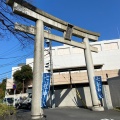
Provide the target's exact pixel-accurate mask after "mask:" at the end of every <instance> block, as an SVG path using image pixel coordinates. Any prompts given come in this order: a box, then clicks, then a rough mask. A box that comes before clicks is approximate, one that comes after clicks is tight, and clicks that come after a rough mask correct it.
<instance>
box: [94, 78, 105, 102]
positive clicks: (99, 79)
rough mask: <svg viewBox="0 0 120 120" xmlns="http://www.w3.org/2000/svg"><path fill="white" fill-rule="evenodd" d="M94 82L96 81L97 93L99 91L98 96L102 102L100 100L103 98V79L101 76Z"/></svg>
mask: <svg viewBox="0 0 120 120" xmlns="http://www.w3.org/2000/svg"><path fill="white" fill-rule="evenodd" d="M94 81H95V87H96V91H97V96H98V99H99V100H100V99H102V98H103V93H102V78H101V76H95V77H94Z"/></svg>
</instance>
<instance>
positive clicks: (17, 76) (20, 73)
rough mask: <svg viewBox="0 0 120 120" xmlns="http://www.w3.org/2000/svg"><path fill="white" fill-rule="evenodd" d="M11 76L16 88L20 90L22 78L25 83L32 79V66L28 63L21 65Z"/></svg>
mask: <svg viewBox="0 0 120 120" xmlns="http://www.w3.org/2000/svg"><path fill="white" fill-rule="evenodd" d="M13 78H14V80H15V83H16V85H17V90H18V91H19V92H20V91H21V90H22V87H23V86H22V84H23V80H24V83H25V85H26V84H28V83H29V81H31V80H32V79H33V72H32V68H31V67H30V66H29V65H24V66H22V67H21V70H17V71H16V72H15V73H14V74H13Z"/></svg>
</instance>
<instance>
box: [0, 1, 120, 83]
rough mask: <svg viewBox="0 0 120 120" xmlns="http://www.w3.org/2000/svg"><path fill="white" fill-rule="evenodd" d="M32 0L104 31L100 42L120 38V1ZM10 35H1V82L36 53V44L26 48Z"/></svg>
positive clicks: (78, 23) (71, 20) (75, 22)
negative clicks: (6, 38) (5, 37)
mask: <svg viewBox="0 0 120 120" xmlns="http://www.w3.org/2000/svg"><path fill="white" fill-rule="evenodd" d="M30 1H31V4H32V5H34V6H36V7H37V8H39V9H41V10H43V11H45V12H47V13H49V14H51V15H53V16H55V17H57V18H60V19H62V20H64V21H66V22H68V23H71V24H73V25H75V26H78V27H80V28H83V29H87V30H90V31H93V32H97V33H100V37H99V40H98V41H102V40H111V39H118V38H120V0H30ZM16 22H17V21H16ZM30 24H31V25H32V24H33V23H32V22H31V23H30ZM6 35H7V36H8V37H9V38H10V39H8V40H4V38H0V81H1V80H2V79H4V78H6V77H7V78H10V77H11V70H12V67H16V66H17V65H18V64H19V63H25V62H26V58H32V57H33V56H34V54H33V53H34V44H33V43H27V47H25V48H23V47H22V46H21V44H20V42H19V41H18V40H16V39H15V38H14V37H13V36H12V35H11V34H7V33H6ZM53 45H56V46H57V45H59V44H57V43H54V44H53Z"/></svg>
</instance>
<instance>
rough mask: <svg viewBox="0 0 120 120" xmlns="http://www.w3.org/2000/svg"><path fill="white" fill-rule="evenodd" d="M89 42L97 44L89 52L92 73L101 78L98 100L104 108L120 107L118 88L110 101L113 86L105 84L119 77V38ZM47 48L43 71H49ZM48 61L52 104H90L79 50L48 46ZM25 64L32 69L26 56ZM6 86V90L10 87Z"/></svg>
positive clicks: (58, 105) (84, 70) (81, 55)
mask: <svg viewBox="0 0 120 120" xmlns="http://www.w3.org/2000/svg"><path fill="white" fill-rule="evenodd" d="M90 44H91V46H94V47H97V48H98V51H99V52H98V53H92V57H93V64H94V69H95V76H101V77H102V83H103V94H104V98H103V100H102V101H100V102H101V103H102V105H103V106H104V107H105V108H108V109H111V108H113V107H116V106H120V93H119V91H118V89H116V90H115V91H116V92H118V93H117V94H116V95H117V99H118V101H119V102H117V103H116V102H115V101H114V97H115V96H113V95H112V94H115V93H114V92H113V91H114V89H115V88H114V89H112V88H110V87H109V86H111V84H112V85H113V84H114V80H113V78H114V77H117V79H118V81H119V80H120V74H119V70H120V64H119V61H120V39H114V40H104V41H99V42H91V43H90ZM47 50H48V48H46V50H45V51H44V57H45V59H44V61H45V62H44V66H45V68H44V71H45V72H48V71H50V66H49V64H48V63H49V62H50V58H49V54H48V51H47ZM52 60H53V76H54V77H53V78H54V90H55V106H56V107H62V106H81V107H85V106H87V107H91V106H92V100H91V93H90V88H89V82H88V77H87V72H86V64H85V58H84V51H83V49H80V48H77V47H72V46H68V45H63V46H57V47H52ZM26 64H29V65H30V66H31V67H32V68H33V58H29V59H26ZM46 66H48V67H46ZM15 69H16V70H17V69H20V67H13V68H12V70H13V72H12V75H13V73H14V72H15ZM11 78H12V76H11ZM109 79H112V81H113V82H108V81H109ZM117 88H118V87H117ZM6 89H10V87H9V88H8V87H7V88H6ZM11 89H12V88H11ZM76 89H77V91H76ZM109 89H111V90H109ZM78 91H79V92H78ZM113 101H114V103H113ZM50 106H51V95H49V97H48V107H50Z"/></svg>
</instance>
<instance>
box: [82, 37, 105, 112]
mask: <svg viewBox="0 0 120 120" xmlns="http://www.w3.org/2000/svg"><path fill="white" fill-rule="evenodd" d="M83 42H84V43H85V45H86V49H84V54H85V62H86V66H87V73H88V80H89V84H90V91H91V97H92V103H93V107H92V110H93V111H104V108H103V107H102V106H100V103H99V100H98V97H97V92H96V88H95V83H94V76H95V75H94V65H93V60H92V54H91V51H90V44H89V39H88V38H84V39H83Z"/></svg>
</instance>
